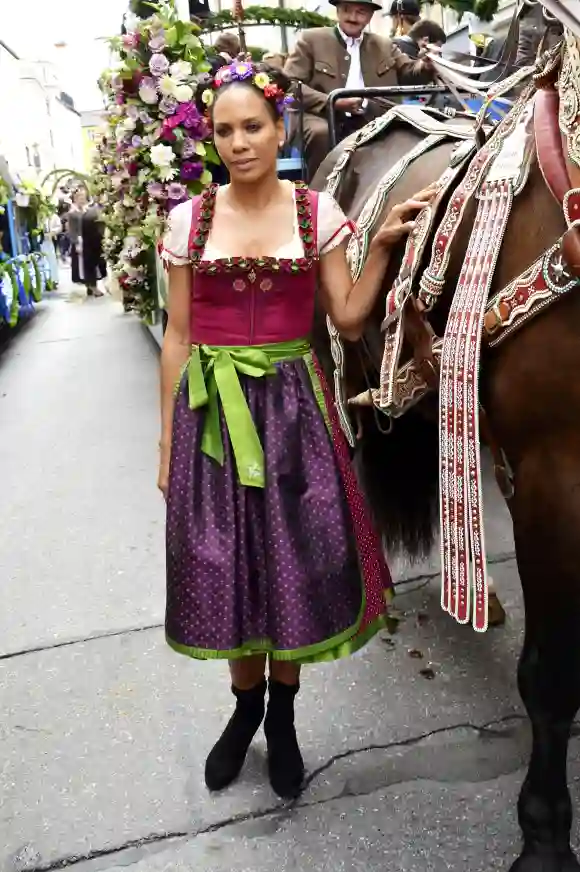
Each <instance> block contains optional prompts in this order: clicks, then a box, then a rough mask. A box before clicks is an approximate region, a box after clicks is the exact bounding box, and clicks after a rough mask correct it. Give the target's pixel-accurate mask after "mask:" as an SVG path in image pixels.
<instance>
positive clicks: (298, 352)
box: [187, 339, 310, 487]
mask: <svg viewBox="0 0 580 872" xmlns="http://www.w3.org/2000/svg"><path fill="white" fill-rule="evenodd" d="M309 348H310V347H309V345H308V342H306V341H305V340H303V339H300V340H297V341H295V342H279V343H276V344H273V345H249V346H246V347H242V348H233V347H221V348H217V347H213V346H210V345H194V346H193V348H192V351H191V357H190V358H189V363H188V364H187V378H188V386H189V408H190V409H199V408H201V407H202V406H207V412H206V418H205V423H204V428H203V434H202V439H201V450H202V451H203V452H204V454H207V455H208V456H209V457H213V459H214V460H216V461H217V462H218V463H219V464H220V466H223V462H224V446H223V442H222V435H221V430H220V416H219V403H218V395H219V398H220V400H221V404H222V408H223V410H224V418H225V422H226V427H227V430H228V434H229V437H230V440H231V443H232V448H233V452H234V457H235V458H236V466H237V469H238V477H239V479H240V482H241V484H243V485H247V486H249V487H264V484H265V472H264V450H263V448H262V446H261V444H260V439H259V437H258V433H257V431H256V425H255V424H254V421H253V419H252V415H251V413H250V410H249V408H248V404H247V402H246V398H245V396H244V392H243V390H242V386H241V384H240V380H239V378H238V373H243V374H244V375H249V376H252V377H253V378H261V377H262V376H266V375H274V374H275V373H276V368H275V366H274V364H275V363H279V362H280V361H282V360H292V359H296V358H297V357H302V356H303V355H304V354H307V353H308V351H309Z"/></svg>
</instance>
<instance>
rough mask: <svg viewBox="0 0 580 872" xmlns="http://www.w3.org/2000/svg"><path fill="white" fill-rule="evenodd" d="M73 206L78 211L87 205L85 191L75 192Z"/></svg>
mask: <svg viewBox="0 0 580 872" xmlns="http://www.w3.org/2000/svg"><path fill="white" fill-rule="evenodd" d="M74 203H75V206H78V207H79V209H82V208H84V206H86V205H87V193H86V191H83V190H80V191H77V192H76V194H75V196H74Z"/></svg>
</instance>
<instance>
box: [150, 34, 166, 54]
mask: <svg viewBox="0 0 580 872" xmlns="http://www.w3.org/2000/svg"><path fill="white" fill-rule="evenodd" d="M166 45H167V40H166V39H165V33H164V32H163V31H162V30H157V31H156V32H155V33H152V34H151V39H150V40H149V48H150V49H151V51H155V52H159V51H163V49H164V48H165V46H166Z"/></svg>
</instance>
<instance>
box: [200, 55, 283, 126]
mask: <svg viewBox="0 0 580 872" xmlns="http://www.w3.org/2000/svg"><path fill="white" fill-rule="evenodd" d="M232 82H247V83H248V84H251V85H255V87H256V88H259V89H260V91H262V92H263V94H264V97H265V98H266V99H267V100H274V101H275V104H276V109H277V110H278V113H279V114H280V115H282V114H283V112H284V109H285V108H286V106H288V105H289V104H290V103H292V102H293V97H291V96H290V95H289V94H285V93H284V91H283V90H282V88H281V87H280V86H279V85H277V84H276V83H275V82H274V81H273V80H272V79H271V78H270V76H269V75H268V73H264V72H259V71H258V70H256V68H255V66H254V65H253V64H251V63H249V62H248V61H234V63H233V64H229V66H226V67H222V68H221V69H219V70H218V71H217V73H216V75H215V77H214V80H213V88H207V89H206V90H205V91H203V92H202V95H201V102H202V103H203V104H204V106H205V107H206V110H209V107H210V106H211V105H212V103H213V102H214V100H215V91H217V90H218V89H219V88H221V87H222V86H223V85H230V84H231V83H232Z"/></svg>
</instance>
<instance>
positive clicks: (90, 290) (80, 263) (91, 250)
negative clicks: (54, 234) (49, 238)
mask: <svg viewBox="0 0 580 872" xmlns="http://www.w3.org/2000/svg"><path fill="white" fill-rule="evenodd" d="M88 202H89V200H88V194H87V191H86V188H78V189H77V190H76V191H75V193H74V195H73V204H72V206H71V209H70V212H69V213H68V215H67V228H68V236H69V239H70V242H71V272H72V280H73V282H74V283H75V284H76V285H85V287H86V289H87V296H88V297H102V296H103V292H102V291H100V290H99V289H98V287H97V275H96V269H97V262H98V257H97V258H96V260H95V245H94V233H95V229H94V228H93V227H92V224H93V222H94V215H93V216H91V217H90V218H89V221H88V223H85V221H84V217H85V213H86V212H87V209H88ZM86 231H88V239H87V242H88V257H87V255H86V253H85V239H84V234H85V232H86ZM101 256H102V255H101Z"/></svg>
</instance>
